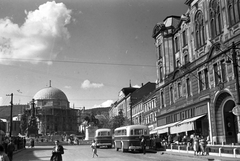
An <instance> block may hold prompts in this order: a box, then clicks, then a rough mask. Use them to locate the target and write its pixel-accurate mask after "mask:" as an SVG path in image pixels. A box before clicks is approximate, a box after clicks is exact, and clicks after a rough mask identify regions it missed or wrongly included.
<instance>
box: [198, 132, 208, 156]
mask: <svg viewBox="0 0 240 161" xmlns="http://www.w3.org/2000/svg"><path fill="white" fill-rule="evenodd" d="M199 145H200V149H201V152H202V155H204V154H206V139H205V138H204V137H203V136H201V138H200V140H199Z"/></svg>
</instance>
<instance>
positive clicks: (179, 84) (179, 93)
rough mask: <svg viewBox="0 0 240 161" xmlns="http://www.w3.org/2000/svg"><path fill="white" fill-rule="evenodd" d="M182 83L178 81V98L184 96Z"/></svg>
mask: <svg viewBox="0 0 240 161" xmlns="http://www.w3.org/2000/svg"><path fill="white" fill-rule="evenodd" d="M181 88H182V87H181V83H180V82H179V83H178V98H180V97H181V96H182V93H181Z"/></svg>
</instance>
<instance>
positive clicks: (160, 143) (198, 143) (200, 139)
mask: <svg viewBox="0 0 240 161" xmlns="http://www.w3.org/2000/svg"><path fill="white" fill-rule="evenodd" d="M207 143H208V137H204V136H202V135H199V134H196V133H193V134H191V135H189V136H188V135H179V134H176V135H171V134H168V135H166V136H165V137H163V136H161V137H160V136H159V135H155V136H152V137H151V138H150V147H151V148H152V149H156V150H157V149H159V148H166V147H169V146H170V145H171V144H172V145H182V146H186V147H189V148H190V149H191V148H192V149H193V151H194V155H208V154H209V152H208V149H207Z"/></svg>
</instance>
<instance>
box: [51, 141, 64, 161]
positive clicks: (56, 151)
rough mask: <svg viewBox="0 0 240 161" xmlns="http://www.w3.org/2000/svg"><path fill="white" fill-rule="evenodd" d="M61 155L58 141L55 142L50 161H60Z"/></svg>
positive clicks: (61, 147) (61, 148)
mask: <svg viewBox="0 0 240 161" xmlns="http://www.w3.org/2000/svg"><path fill="white" fill-rule="evenodd" d="M62 154H64V150H63V146H62V145H59V140H56V141H55V146H54V147H53V151H52V157H51V159H50V160H51V161H62Z"/></svg>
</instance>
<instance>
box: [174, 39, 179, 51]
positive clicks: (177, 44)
mask: <svg viewBox="0 0 240 161" xmlns="http://www.w3.org/2000/svg"><path fill="white" fill-rule="evenodd" d="M175 50H176V52H178V51H179V39H178V37H175Z"/></svg>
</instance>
